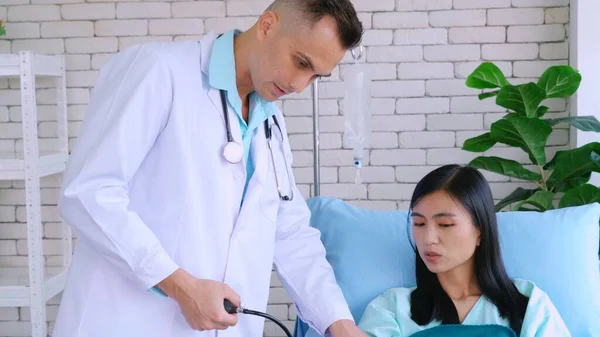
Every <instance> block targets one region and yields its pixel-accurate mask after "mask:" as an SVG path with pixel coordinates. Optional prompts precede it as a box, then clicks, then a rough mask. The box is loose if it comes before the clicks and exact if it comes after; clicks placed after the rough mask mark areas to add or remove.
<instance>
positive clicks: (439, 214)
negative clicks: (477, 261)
mask: <svg viewBox="0 0 600 337" xmlns="http://www.w3.org/2000/svg"><path fill="white" fill-rule="evenodd" d="M412 219H413V234H414V237H415V241H416V244H417V249H418V250H419V255H420V256H421V258H422V259H423V261H424V262H425V265H426V266H427V268H428V269H429V270H430V271H431V272H433V273H444V272H448V271H451V270H453V269H455V268H457V267H461V266H465V265H468V264H470V263H471V262H472V261H473V258H474V253H475V249H476V247H477V246H478V245H479V233H480V231H479V229H478V228H477V227H475V225H474V224H473V221H472V220H471V216H470V215H469V213H468V212H467V211H466V210H465V209H464V208H463V207H462V205H460V204H458V203H457V202H456V201H454V199H452V198H451V197H450V196H449V195H448V194H447V193H446V192H442V191H438V192H435V193H432V194H430V195H427V196H425V197H424V198H422V199H421V201H419V203H417V204H416V205H415V206H414V208H413V213H412Z"/></svg>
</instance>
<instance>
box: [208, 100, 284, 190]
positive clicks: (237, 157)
mask: <svg viewBox="0 0 600 337" xmlns="http://www.w3.org/2000/svg"><path fill="white" fill-rule="evenodd" d="M219 91H220V92H221V105H222V106H223V115H224V117H225V129H226V131H227V143H226V144H225V146H224V147H223V157H225V160H227V162H229V163H230V164H237V163H239V162H240V161H241V160H242V158H243V157H244V147H243V146H242V144H240V143H239V142H236V141H235V140H234V139H233V136H232V135H231V126H230V125H229V112H228V109H227V99H226V98H225V91H224V90H219ZM272 118H273V124H275V126H277V128H278V129H279V133H280V134H281V142H282V144H283V132H281V127H280V126H279V121H277V117H275V116H273V117H272ZM271 128H272V124H269V119H268V118H267V119H266V120H265V137H266V139H267V144H268V145H269V152H270V153H271V162H272V164H273V171H274V172H275V183H276V184H277V192H278V193H279V198H280V199H281V200H283V201H291V200H293V199H294V191H293V189H291V186H292V177H291V174H290V171H289V166H288V162H287V159H286V157H285V153H284V154H283V160H284V163H285V172H286V175H287V178H288V181H289V184H290V195H289V196H288V195H285V194H284V193H283V192H282V191H281V187H280V186H279V177H278V176H277V169H276V165H275V156H274V155H273V131H272V129H271ZM282 151H283V147H282Z"/></svg>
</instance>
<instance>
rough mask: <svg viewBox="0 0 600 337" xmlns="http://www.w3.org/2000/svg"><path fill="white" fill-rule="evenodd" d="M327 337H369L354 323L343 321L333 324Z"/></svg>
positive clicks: (328, 330)
mask: <svg viewBox="0 0 600 337" xmlns="http://www.w3.org/2000/svg"><path fill="white" fill-rule="evenodd" d="M325 336H331V337H367V334H366V333H365V332H364V331H362V330H361V329H360V328H359V327H357V326H356V324H354V322H353V321H351V320H347V319H342V320H339V321H335V322H333V324H331V325H330V326H329V328H328V329H327V332H326V334H325Z"/></svg>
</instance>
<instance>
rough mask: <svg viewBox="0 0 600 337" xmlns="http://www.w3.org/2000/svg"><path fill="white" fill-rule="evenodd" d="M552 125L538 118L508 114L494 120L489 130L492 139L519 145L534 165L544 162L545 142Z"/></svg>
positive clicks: (543, 163)
mask: <svg viewBox="0 0 600 337" xmlns="http://www.w3.org/2000/svg"><path fill="white" fill-rule="evenodd" d="M550 133H552V127H550V126H549V125H548V124H546V123H544V122H543V121H542V120H541V119H538V118H527V117H523V116H517V115H514V114H509V115H508V116H506V118H502V119H499V120H497V121H495V122H494V123H493V124H492V126H491V130H490V135H491V137H492V139H493V140H495V141H496V142H498V143H503V144H506V145H510V146H516V147H520V148H521V149H523V151H525V152H526V153H527V154H528V155H529V159H530V160H531V162H532V163H534V164H536V165H540V166H542V165H545V164H546V151H545V147H546V142H547V141H548V136H550Z"/></svg>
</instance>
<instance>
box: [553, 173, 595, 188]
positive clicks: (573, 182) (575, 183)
mask: <svg viewBox="0 0 600 337" xmlns="http://www.w3.org/2000/svg"><path fill="white" fill-rule="evenodd" d="M591 177H592V172H588V173H586V174H584V175H581V176H578V177H573V178H571V179H567V180H563V181H560V182H559V183H558V184H557V185H556V186H555V187H554V192H566V191H568V190H570V189H572V188H575V187H579V186H581V185H583V184H585V183H587V182H588V181H590V178H591Z"/></svg>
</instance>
